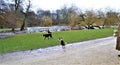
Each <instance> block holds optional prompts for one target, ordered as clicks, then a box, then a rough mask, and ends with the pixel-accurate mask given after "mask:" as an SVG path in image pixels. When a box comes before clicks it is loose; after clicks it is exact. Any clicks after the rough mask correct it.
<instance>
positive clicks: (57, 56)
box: [0, 37, 120, 65]
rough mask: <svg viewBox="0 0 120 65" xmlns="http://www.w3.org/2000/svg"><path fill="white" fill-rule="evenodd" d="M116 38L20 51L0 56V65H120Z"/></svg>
mask: <svg viewBox="0 0 120 65" xmlns="http://www.w3.org/2000/svg"><path fill="white" fill-rule="evenodd" d="M115 45H116V38H114V37H107V38H102V39H96V40H90V41H85V42H79V43H75V44H69V45H67V46H66V52H64V51H63V50H62V49H61V47H60V46H55V47H49V48H45V49H38V50H33V51H22V52H16V53H10V54H6V55H1V56H0V65H120V57H118V56H117V55H118V54H120V52H118V51H117V50H115Z"/></svg>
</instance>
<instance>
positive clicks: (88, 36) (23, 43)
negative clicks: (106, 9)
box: [0, 28, 113, 54]
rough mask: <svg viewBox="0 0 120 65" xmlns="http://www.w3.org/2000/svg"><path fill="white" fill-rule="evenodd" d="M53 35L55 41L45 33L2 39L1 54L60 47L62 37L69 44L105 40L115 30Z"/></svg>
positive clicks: (61, 32) (76, 31)
mask: <svg viewBox="0 0 120 65" xmlns="http://www.w3.org/2000/svg"><path fill="white" fill-rule="evenodd" d="M52 34H53V39H45V40H44V38H43V36H42V35H43V33H31V34H16V35H14V36H13V37H10V38H5V39H0V54H3V53H9V52H15V51H22V50H29V49H38V48H45V47H49V46H55V45H59V42H58V40H57V39H58V38H59V37H62V38H63V39H64V40H65V42H67V43H73V42H81V41H86V40H92V39H97V38H104V37H108V36H112V35H113V29H110V28H108V29H98V30H72V31H60V32H53V33H52Z"/></svg>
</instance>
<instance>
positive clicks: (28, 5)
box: [20, 0, 31, 31]
mask: <svg viewBox="0 0 120 65" xmlns="http://www.w3.org/2000/svg"><path fill="white" fill-rule="evenodd" d="M30 7H31V1H30V0H28V4H27V8H26V11H25V13H24V19H23V24H22V26H21V29H20V30H21V31H22V30H24V29H25V26H26V19H27V17H28V12H29V10H30Z"/></svg>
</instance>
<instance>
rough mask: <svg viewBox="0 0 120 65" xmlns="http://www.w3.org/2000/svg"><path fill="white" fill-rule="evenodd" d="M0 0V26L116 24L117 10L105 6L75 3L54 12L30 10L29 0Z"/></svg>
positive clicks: (13, 27)
mask: <svg viewBox="0 0 120 65" xmlns="http://www.w3.org/2000/svg"><path fill="white" fill-rule="evenodd" d="M10 1H11V3H10V2H8V1H4V0H0V28H11V29H12V31H14V30H15V28H20V30H21V31H22V30H24V29H25V28H26V27H33V26H52V25H68V26H70V27H71V29H72V28H73V27H76V26H77V27H79V28H80V27H81V26H87V27H88V28H89V27H90V26H91V25H92V26H114V25H117V24H118V19H117V15H118V14H119V12H116V11H114V10H113V9H110V8H106V9H104V10H102V9H99V10H92V9H91V10H82V9H80V8H78V7H76V6H75V5H71V6H70V7H67V6H66V5H65V6H63V7H62V8H61V9H58V10H56V11H54V12H51V11H49V10H42V9H38V10H37V11H36V12H34V11H32V4H31V0H27V1H28V3H27V4H25V1H24V0H10Z"/></svg>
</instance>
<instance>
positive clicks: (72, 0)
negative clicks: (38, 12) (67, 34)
mask: <svg viewBox="0 0 120 65" xmlns="http://www.w3.org/2000/svg"><path fill="white" fill-rule="evenodd" d="M32 4H33V6H34V8H35V9H36V8H41V9H43V10H56V9H60V8H62V6H63V5H71V4H74V5H76V6H77V7H79V8H81V9H100V8H107V7H110V8H113V9H116V10H118V9H120V0H32Z"/></svg>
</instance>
